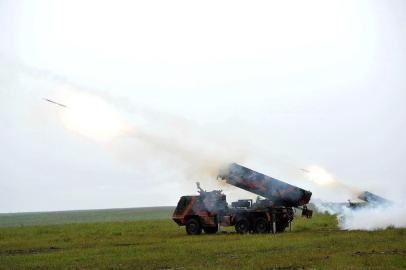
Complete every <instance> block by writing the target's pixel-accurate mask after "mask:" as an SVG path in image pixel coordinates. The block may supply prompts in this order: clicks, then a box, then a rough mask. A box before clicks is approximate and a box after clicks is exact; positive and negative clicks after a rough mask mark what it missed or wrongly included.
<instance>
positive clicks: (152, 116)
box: [0, 0, 406, 212]
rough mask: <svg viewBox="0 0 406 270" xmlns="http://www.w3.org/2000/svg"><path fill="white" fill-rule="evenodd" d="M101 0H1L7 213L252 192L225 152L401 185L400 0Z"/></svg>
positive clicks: (405, 22)
mask: <svg viewBox="0 0 406 270" xmlns="http://www.w3.org/2000/svg"><path fill="white" fill-rule="evenodd" d="M100 2H101V1H0V38H1V42H0V55H1V57H0V141H1V146H2V147H1V152H0V153H1V154H0V212H19V211H39V210H63V209H88V208H113V207H138V206H154V205H174V204H175V203H176V202H177V200H178V198H179V196H181V195H183V194H184V193H194V191H195V185H194V182H195V181H196V180H200V181H201V182H202V185H203V186H204V187H206V188H207V189H210V188H223V189H225V190H226V192H227V194H229V195H230V196H229V197H230V200H231V199H238V198H239V197H240V196H242V195H248V194H246V193H239V192H236V191H235V190H234V189H232V188H228V187H225V186H224V185H218V183H216V181H215V179H213V173H212V170H213V168H216V166H217V164H218V163H220V161H221V162H226V161H237V162H240V163H242V164H244V165H246V166H248V167H252V168H254V169H257V170H259V171H261V172H264V173H267V174H269V175H271V176H274V177H279V178H281V179H282V180H285V181H288V182H290V183H293V184H296V185H299V186H301V187H304V188H306V189H310V190H311V191H313V194H314V195H313V197H314V198H316V197H317V198H322V199H332V200H346V199H348V198H349V196H350V194H348V192H347V191H344V190H339V191H337V189H332V188H330V187H325V186H324V187H323V186H317V185H316V184H314V183H312V182H311V181H309V180H308V179H306V177H304V176H303V175H302V174H301V172H300V170H299V168H303V167H305V168H307V167H308V166H319V167H321V168H324V170H325V171H327V172H329V173H330V174H332V175H333V176H334V177H335V178H337V179H339V181H340V182H342V183H344V184H345V185H347V186H351V187H354V188H356V189H361V190H370V191H372V192H376V193H378V194H381V195H382V196H388V197H392V198H397V199H401V198H402V196H403V195H404V192H405V191H406V172H405V169H404V160H405V153H406V143H405V138H406V132H405V127H404V123H405V120H406V107H405V101H406V76H405V74H406V2H405V1H402V0H398V1H395V0H390V1H306V2H304V1H256V2H255V3H253V2H252V1H251V2H249V3H248V2H240V1H208V2H207V1H205V2H204V4H203V3H201V2H197V1H196V2H194V1H142V2H141V1H140V2H136V1H105V2H103V3H100ZM43 97H48V98H51V99H55V100H57V101H58V102H61V103H64V104H67V105H68V110H64V109H63V108H61V107H58V106H56V105H52V104H50V103H46V102H44V101H43V100H42V98H43ZM214 161H215V162H214ZM217 161H218V162H217Z"/></svg>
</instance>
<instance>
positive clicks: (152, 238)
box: [0, 214, 406, 269]
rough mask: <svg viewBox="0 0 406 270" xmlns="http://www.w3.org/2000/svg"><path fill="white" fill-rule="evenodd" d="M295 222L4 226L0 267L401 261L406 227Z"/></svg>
mask: <svg viewBox="0 0 406 270" xmlns="http://www.w3.org/2000/svg"><path fill="white" fill-rule="evenodd" d="M292 229H293V230H292V232H285V233H281V234H277V235H272V234H269V235H238V234H234V233H218V234H216V235H204V234H203V235H200V236H187V235H186V234H185V231H184V228H183V227H178V226H177V225H176V224H175V223H174V222H172V221H171V220H168V219H164V220H140V221H130V222H129V221H125V222H104V223H92V224H84V223H80V224H62V225H44V226H28V227H7V228H5V227H4V228H0V269H49V268H52V269H405V268H406V244H405V243H406V229H387V230H380V231H374V232H367V231H340V230H338V229H337V227H336V219H335V217H334V216H329V215H321V214H315V215H314V217H313V219H310V220H306V219H302V218H297V219H296V220H295V223H294V225H293V227H292ZM227 231H230V232H231V231H232V228H230V229H227Z"/></svg>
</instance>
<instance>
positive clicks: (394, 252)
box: [352, 249, 406, 256]
mask: <svg viewBox="0 0 406 270" xmlns="http://www.w3.org/2000/svg"><path fill="white" fill-rule="evenodd" d="M405 254H406V250H398V249H394V250H383V251H376V250H371V251H356V252H354V253H353V254H352V256H370V255H405Z"/></svg>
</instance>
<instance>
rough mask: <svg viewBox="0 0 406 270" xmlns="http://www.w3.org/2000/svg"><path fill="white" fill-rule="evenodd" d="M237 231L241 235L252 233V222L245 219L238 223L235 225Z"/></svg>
mask: <svg viewBox="0 0 406 270" xmlns="http://www.w3.org/2000/svg"><path fill="white" fill-rule="evenodd" d="M235 231H236V232H237V233H240V234H245V233H248V232H249V231H250V222H249V221H248V219H246V218H243V219H240V220H239V221H237V223H236V224H235Z"/></svg>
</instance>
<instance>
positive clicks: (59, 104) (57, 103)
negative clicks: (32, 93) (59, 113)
mask: <svg viewBox="0 0 406 270" xmlns="http://www.w3.org/2000/svg"><path fill="white" fill-rule="evenodd" d="M44 100H45V101H48V102H51V103H53V104H56V105H58V106H61V107H64V108H67V106H66V105H63V104H61V103H59V102H56V101H53V100H50V99H47V98H44Z"/></svg>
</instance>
